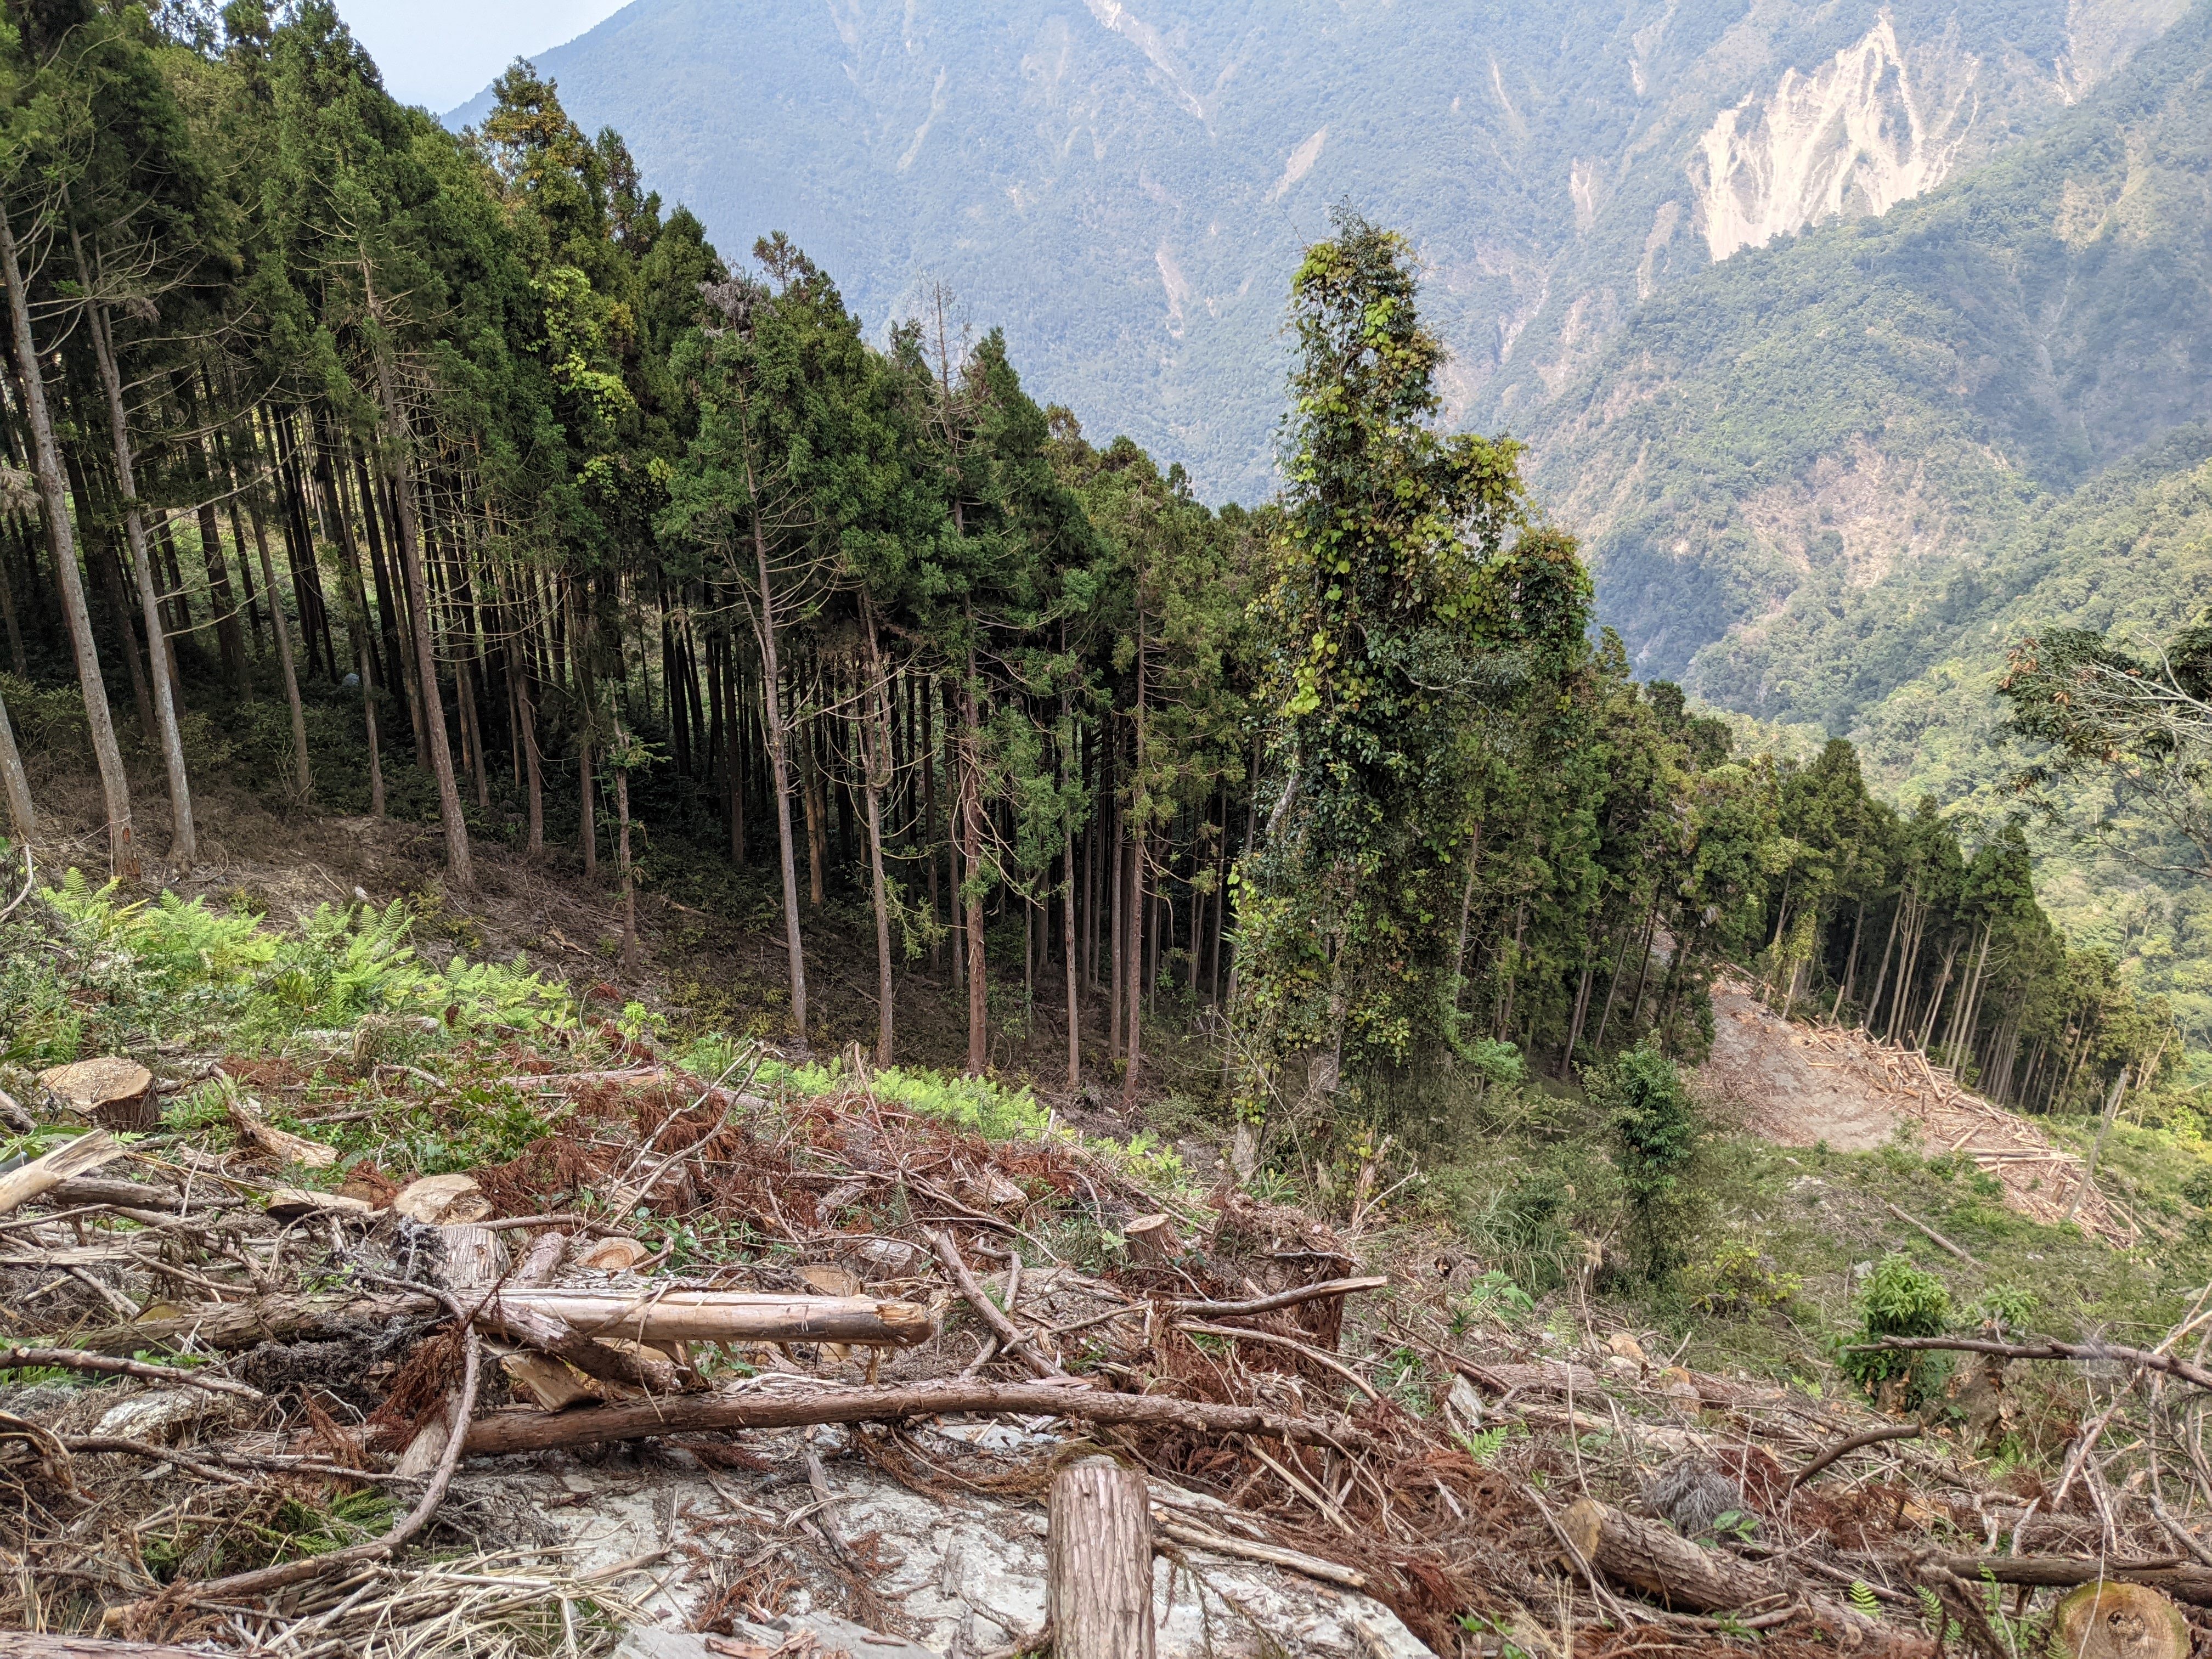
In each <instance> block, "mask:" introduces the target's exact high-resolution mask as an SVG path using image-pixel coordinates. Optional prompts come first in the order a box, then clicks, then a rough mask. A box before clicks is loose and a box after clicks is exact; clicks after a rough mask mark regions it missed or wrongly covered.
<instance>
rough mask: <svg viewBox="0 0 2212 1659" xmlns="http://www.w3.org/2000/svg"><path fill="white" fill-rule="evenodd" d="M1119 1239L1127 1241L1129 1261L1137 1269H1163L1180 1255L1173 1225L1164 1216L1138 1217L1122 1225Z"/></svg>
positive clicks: (1180, 1247)
mask: <svg viewBox="0 0 2212 1659" xmlns="http://www.w3.org/2000/svg"><path fill="white" fill-rule="evenodd" d="M1121 1237H1124V1238H1126V1239H1127V1240H1128V1241H1129V1260H1130V1261H1133V1262H1134V1263H1135V1264H1136V1265H1137V1266H1138V1267H1166V1266H1167V1265H1168V1263H1169V1262H1170V1261H1174V1260H1175V1259H1176V1257H1177V1256H1179V1255H1182V1239H1180V1238H1178V1237H1176V1230H1175V1223H1174V1222H1173V1221H1172V1220H1170V1219H1169V1218H1167V1217H1166V1216H1164V1215H1140V1216H1139V1217H1138V1218H1136V1219H1135V1220H1134V1221H1131V1222H1127V1223H1125V1224H1123V1225H1122V1228H1121Z"/></svg>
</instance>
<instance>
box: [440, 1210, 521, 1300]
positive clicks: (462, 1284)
mask: <svg viewBox="0 0 2212 1659" xmlns="http://www.w3.org/2000/svg"><path fill="white" fill-rule="evenodd" d="M438 1238H439V1241H440V1242H441V1243H442V1244H444V1246H445V1248H446V1260H445V1262H444V1264H443V1266H442V1267H441V1268H440V1270H439V1274H438V1280H439V1283H441V1284H442V1285H444V1286H445V1287H446V1288H447V1290H449V1291H455V1292H456V1293H459V1292H462V1291H475V1290H481V1289H483V1287H484V1286H486V1285H495V1284H497V1283H498V1282H499V1276H500V1274H501V1273H504V1272H505V1271H506V1270H507V1246H506V1245H505V1244H504V1243H501V1240H500V1236H499V1235H498V1234H497V1233H495V1232H494V1231H491V1230H490V1229H489V1227H477V1226H471V1225H469V1224H467V1223H465V1222H464V1223H462V1224H460V1225H457V1226H443V1227H441V1228H439V1229H438ZM463 1299H464V1300H466V1299H467V1298H466V1297H463Z"/></svg>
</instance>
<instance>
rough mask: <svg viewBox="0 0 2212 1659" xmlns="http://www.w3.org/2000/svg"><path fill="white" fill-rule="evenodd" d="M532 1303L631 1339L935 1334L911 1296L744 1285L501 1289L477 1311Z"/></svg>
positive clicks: (583, 1328)
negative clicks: (780, 1292)
mask: <svg viewBox="0 0 2212 1659" xmlns="http://www.w3.org/2000/svg"><path fill="white" fill-rule="evenodd" d="M522 1310H535V1311H537V1312H539V1313H544V1314H550V1315H551V1316H553V1317H554V1318H556V1319H559V1320H562V1321H563V1322H566V1323H567V1324H568V1326H569V1327H571V1328H573V1329H574V1330H575V1331H576V1333H577V1334H580V1335H582V1336H619V1337H627V1338H628V1339H629V1340H631V1341H633V1342H646V1343H654V1344H658V1343H662V1342H843V1343H848V1344H849V1345H851V1346H856V1347H879V1348H910V1347H912V1346H914V1345H915V1344H916V1343H917V1342H927V1340H929V1339H930V1338H931V1337H933V1336H934V1335H935V1334H937V1322H936V1320H935V1319H934V1318H933V1316H932V1315H931V1313H930V1310H928V1309H927V1308H926V1307H924V1306H922V1305H921V1304H920V1303H918V1302H880V1301H878V1300H877V1299H876V1298H875V1297H867V1296H772V1295H761V1294H757V1293H755V1292H753V1291H669V1290H660V1289H657V1288H654V1289H641V1290H635V1291H631V1290H619V1291H580V1290H539V1289H537V1288H535V1287H525V1288H522V1289H519V1290H518V1289H507V1290H503V1291H500V1292H498V1293H497V1294H496V1295H495V1296H494V1297H492V1298H490V1300H489V1302H488V1303H487V1304H486V1305H485V1308H484V1310H483V1316H484V1317H485V1318H487V1319H495V1320H502V1321H503V1320H504V1319H506V1318H507V1316H508V1314H509V1313H511V1312H520V1311H522Z"/></svg>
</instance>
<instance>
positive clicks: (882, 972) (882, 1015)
mask: <svg viewBox="0 0 2212 1659" xmlns="http://www.w3.org/2000/svg"><path fill="white" fill-rule="evenodd" d="M860 617H861V629H862V632H863V633H865V634H866V636H867V641H868V696H867V702H866V707H865V708H864V710H863V712H862V714H861V717H860V753H861V764H862V766H863V767H864V769H865V771H866V781H865V782H864V785H863V787H864V789H865V790H866V795H867V809H868V878H869V882H870V884H871V887H872V890H873V894H874V897H875V902H876V1064H877V1065H878V1066H889V1065H890V1063H891V1024H892V1003H891V908H890V884H889V883H888V882H886V881H885V880H884V819H883V793H884V781H885V780H886V778H887V777H888V776H889V775H890V756H889V755H888V754H887V753H886V752H885V751H886V749H887V748H888V745H889V744H890V708H889V707H888V706H887V703H886V699H885V695H884V665H883V659H882V657H881V655H880V654H879V653H878V651H877V648H876V613H875V611H874V609H873V608H872V606H871V605H869V603H868V600H867V598H866V595H865V594H864V595H862V596H861V599H860Z"/></svg>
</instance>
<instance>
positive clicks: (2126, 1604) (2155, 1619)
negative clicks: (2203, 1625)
mask: <svg viewBox="0 0 2212 1659" xmlns="http://www.w3.org/2000/svg"><path fill="white" fill-rule="evenodd" d="M2190 1645H2191V1644H2190V1637H2189V1621H2188V1620H2186V1619H2185V1618H2183V1617H2182V1616H2181V1609H2180V1608H2179V1607H2176V1606H2174V1605H2173V1603H2172V1602H2171V1601H2167V1600H2166V1597H2164V1596H2163V1595H2160V1594H2159V1593H2158V1592H2157V1591H2156V1590H2154V1589H2150V1588H2149V1587H2148V1585H2143V1584H2127V1583H2112V1582H2110V1581H2109V1580H2106V1579H2101V1578H2100V1579H2099V1580H2097V1581H2096V1582H2094V1583H2087V1584H2084V1585H2082V1586H2081V1589H2077V1590H2075V1591H2073V1592H2071V1593H2070V1594H2069V1595H2067V1596H2066V1597H2065V1598H2064V1599H2063V1601H2060V1602H2059V1603H2058V1605H2057V1607H2054V1608H2052V1609H2051V1652H2052V1653H2053V1654H2057V1655H2063V1656H2064V1659H2189V1652H2190Z"/></svg>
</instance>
